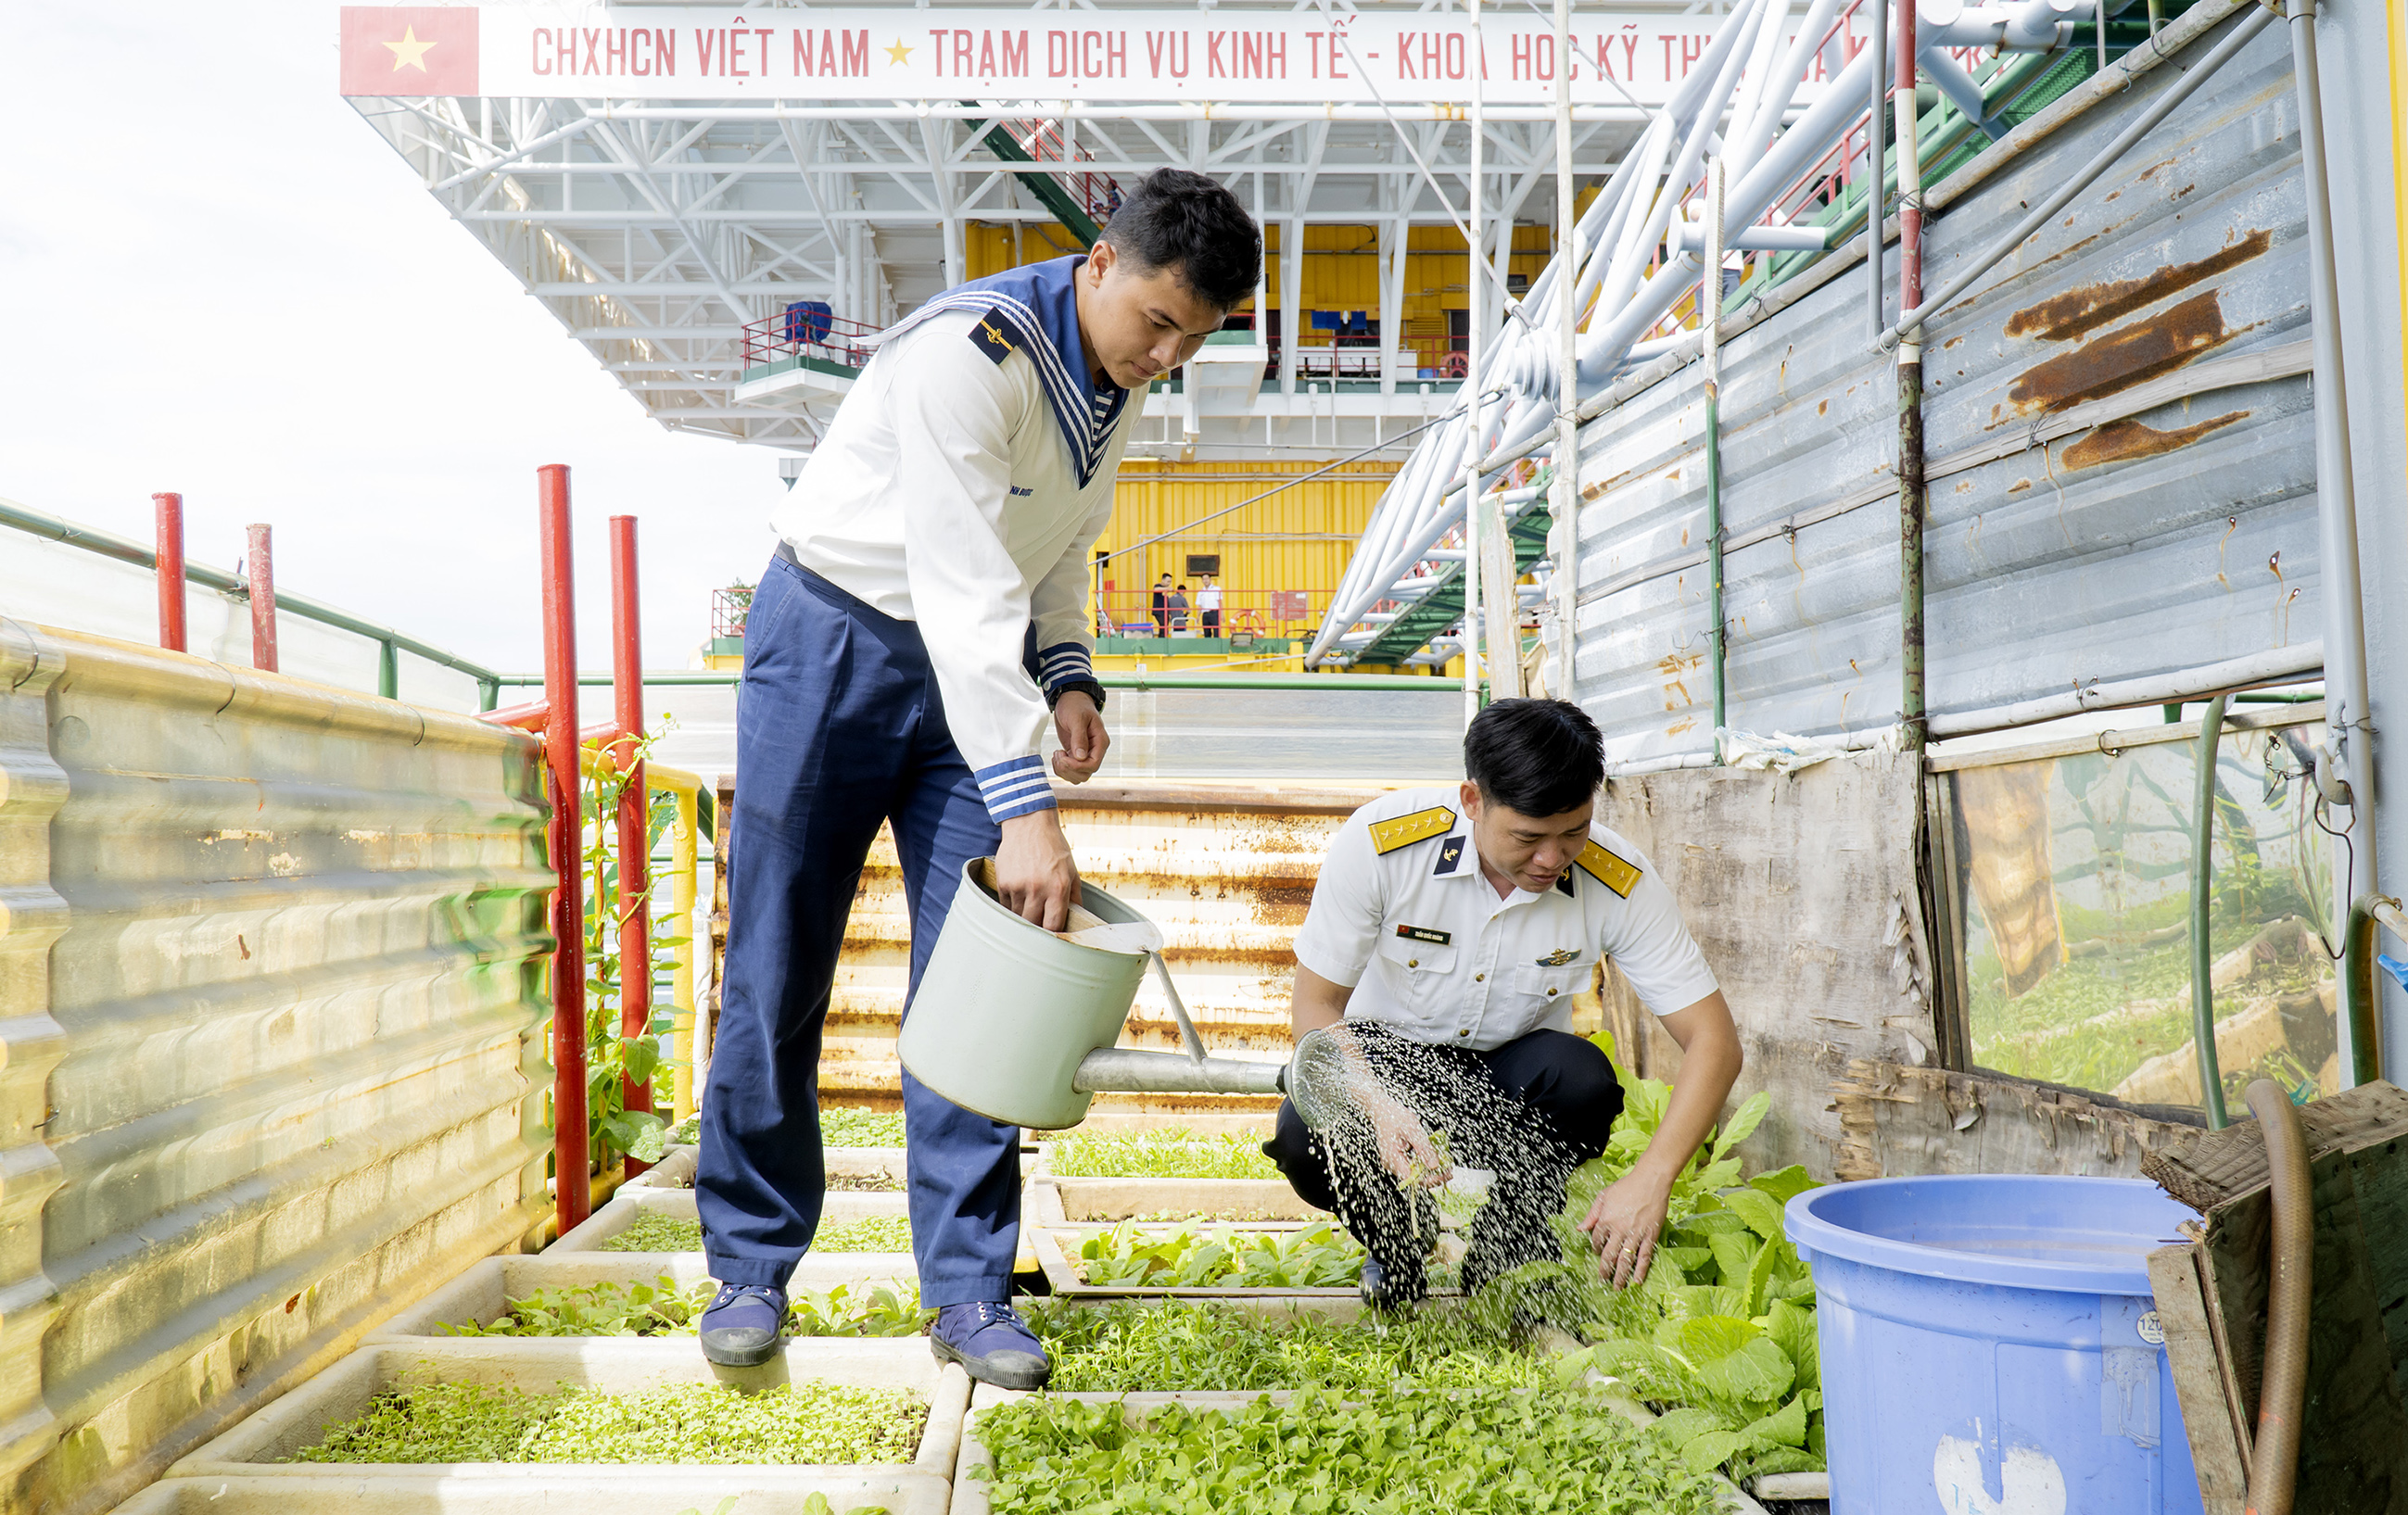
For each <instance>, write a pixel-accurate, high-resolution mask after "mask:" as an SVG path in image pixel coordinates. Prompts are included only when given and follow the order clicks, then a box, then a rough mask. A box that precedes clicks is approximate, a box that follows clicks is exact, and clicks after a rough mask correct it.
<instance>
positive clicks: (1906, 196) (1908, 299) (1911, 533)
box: [1874, 3, 1928, 752]
mask: <svg viewBox="0 0 2408 1515" xmlns="http://www.w3.org/2000/svg"><path fill="white" fill-rule="evenodd" d="M1915 19H1916V18H1915V13H1914V5H1913V4H1911V3H1909V4H1901V5H1900V6H1899V7H1898V79H1897V88H1898V307H1899V310H1900V311H1901V312H1903V311H1907V310H1912V309H1914V308H1915V307H1917V306H1919V305H1920V304H1921V303H1922V301H1923V164H1922V153H1921V144H1920V143H1919V142H1917V140H1916V139H1915V108H1914V32H1915ZM1874 67H1875V71H1876V72H1878V71H1879V67H1880V60H1879V59H1875V60H1874ZM1904 319H1905V318H1904V316H1903V315H1901V316H1900V317H1899V320H1900V321H1901V322H1903V321H1904ZM1909 338H1910V339H1908V340H1902V341H1900V342H1899V345H1898V531H1899V565H1898V566H1899V575H1898V579H1899V583H1898V587H1899V595H1898V608H1899V636H1898V662H1899V728H1900V736H1902V737H1903V738H1904V741H1903V745H1904V746H1905V748H1906V750H1909V751H1916V752H1919V751H1921V750H1923V746H1924V741H1925V738H1926V736H1927V735H1928V731H1927V728H1926V726H1925V724H1924V687H1923V526H1924V513H1925V510H1926V509H1927V502H1926V500H1925V498H1924V489H1923V339H1922V338H1923V334H1922V332H1921V330H1920V329H1917V330H1916V331H1914V332H1913V333H1911V334H1909Z"/></svg>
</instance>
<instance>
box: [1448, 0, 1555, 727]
mask: <svg viewBox="0 0 2408 1515" xmlns="http://www.w3.org/2000/svg"><path fill="white" fill-rule="evenodd" d="M1464 8H1465V9H1466V11H1467V12H1468V13H1469V16H1470V18H1471V36H1470V39H1469V43H1468V44H1467V50H1468V51H1469V53H1470V54H1471V61H1470V64H1469V67H1470V70H1471V205H1470V222H1469V236H1466V237H1465V238H1464V247H1463V250H1464V255H1465V256H1466V257H1467V258H1468V259H1469V262H1467V263H1466V264H1464V275H1463V287H1464V292H1465V303H1466V304H1467V305H1468V306H1469V307H1470V308H1469V310H1468V311H1467V312H1466V318H1467V319H1466V322H1465V326H1466V328H1467V330H1466V335H1465V338H1464V341H1465V349H1466V350H1465V353H1464V372H1465V373H1467V374H1469V376H1470V378H1471V381H1472V382H1473V383H1474V384H1481V383H1484V382H1485V379H1486V374H1485V373H1484V370H1483V368H1482V365H1481V364H1482V357H1483V354H1482V352H1481V350H1480V339H1481V336H1483V335H1484V329H1485V328H1486V326H1487V320H1486V316H1487V310H1488V286H1487V284H1486V283H1485V282H1484V280H1483V279H1481V277H1480V274H1481V264H1482V263H1483V261H1484V260H1485V259H1486V257H1487V256H1488V239H1487V236H1486V235H1485V230H1484V227H1483V226H1482V224H1481V219H1480V218H1481V212H1482V210H1483V208H1484V197H1483V196H1482V194H1481V193H1480V192H1481V187H1482V186H1481V179H1482V177H1483V175H1482V170H1483V168H1484V164H1485V159H1484V156H1483V154H1484V150H1485V148H1486V137H1487V133H1488V125H1487V117H1486V116H1485V115H1484V114H1483V112H1482V104H1483V96H1484V95H1485V94H1486V93H1487V92H1486V90H1485V89H1484V87H1483V85H1484V80H1485V79H1486V78H1487V75H1488V53H1487V50H1486V49H1485V48H1484V46H1483V42H1484V38H1483V37H1482V36H1481V33H1480V0H1466V3H1465V7H1464ZM1562 61H1569V60H1562ZM1486 410H1487V405H1486V403H1485V391H1482V392H1481V393H1476V394H1475V395H1474V396H1473V398H1472V403H1471V416H1470V422H1471V429H1470V435H1469V438H1468V439H1467V442H1466V445H1465V447H1464V450H1463V466H1464V475H1463V494H1464V511H1463V723H1464V725H1465V727H1466V728H1469V726H1470V724H1471V722H1472V720H1473V718H1475V717H1477V716H1478V715H1479V714H1480V620H1481V615H1480V612H1481V605H1480V475H1479V472H1478V469H1479V464H1480V454H1481V451H1482V449H1481V446H1480V436H1481V431H1482V427H1481V421H1482V418H1483V416H1484V413H1485V412H1486Z"/></svg>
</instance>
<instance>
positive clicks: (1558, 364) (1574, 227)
mask: <svg viewBox="0 0 2408 1515" xmlns="http://www.w3.org/2000/svg"><path fill="white" fill-rule="evenodd" d="M1573 191H1574V186H1573V183H1572V7H1571V0H1555V318H1556V320H1555V332H1556V336H1557V339H1558V344H1559V345H1558V347H1557V350H1556V354H1555V488H1554V489H1553V490H1552V491H1551V492H1550V496H1549V499H1548V502H1547V509H1548V514H1549V515H1550V516H1551V517H1552V518H1553V519H1552V521H1551V522H1550V523H1549V525H1548V536H1550V537H1551V538H1552V540H1551V541H1550V542H1549V543H1548V550H1547V556H1548V559H1549V561H1550V564H1551V569H1550V573H1549V576H1548V583H1549V585H1550V587H1552V588H1553V589H1554V591H1555V669H1554V671H1553V674H1552V675H1551V677H1550V678H1549V679H1547V693H1550V694H1552V695H1554V696H1555V698H1556V699H1559V700H1568V699H1570V698H1571V697H1572V669H1573V658H1572V637H1573V636H1574V633H1575V630H1576V627H1577V624H1578V607H1577V604H1576V601H1577V596H1578V593H1579V589H1580V586H1579V583H1578V582H1577V580H1578V579H1579V578H1580V422H1578V421H1577V420H1575V419H1574V412H1575V411H1577V410H1578V409H1579V407H1580V298H1579V295H1580V265H1581V255H1580V213H1579V203H1578V196H1577V195H1576V194H1575V193H1573Z"/></svg>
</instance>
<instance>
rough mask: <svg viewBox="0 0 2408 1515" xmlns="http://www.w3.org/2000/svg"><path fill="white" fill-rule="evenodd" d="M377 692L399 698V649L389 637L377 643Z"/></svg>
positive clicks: (391, 698)
mask: <svg viewBox="0 0 2408 1515" xmlns="http://www.w3.org/2000/svg"><path fill="white" fill-rule="evenodd" d="M377 693H380V694H381V695H383V696H384V697H385V698H386V699H389V700H397V699H399V698H401V649H400V648H398V647H395V646H394V645H393V638H391V637H386V638H385V639H384V640H382V641H380V642H379V643H377Z"/></svg>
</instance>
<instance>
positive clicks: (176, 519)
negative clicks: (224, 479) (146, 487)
mask: <svg viewBox="0 0 2408 1515" xmlns="http://www.w3.org/2000/svg"><path fill="white" fill-rule="evenodd" d="M150 504H151V506H152V507H153V509H154V510H155V511H156V513H157V516H158V537H159V545H158V553H159V556H158V578H159V645H160V646H161V647H164V648H165V649H166V650H168V651H170V652H181V651H183V650H185V645H184V497H183V496H182V495H181V494H177V493H165V494H153V495H151V496H150Z"/></svg>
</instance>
